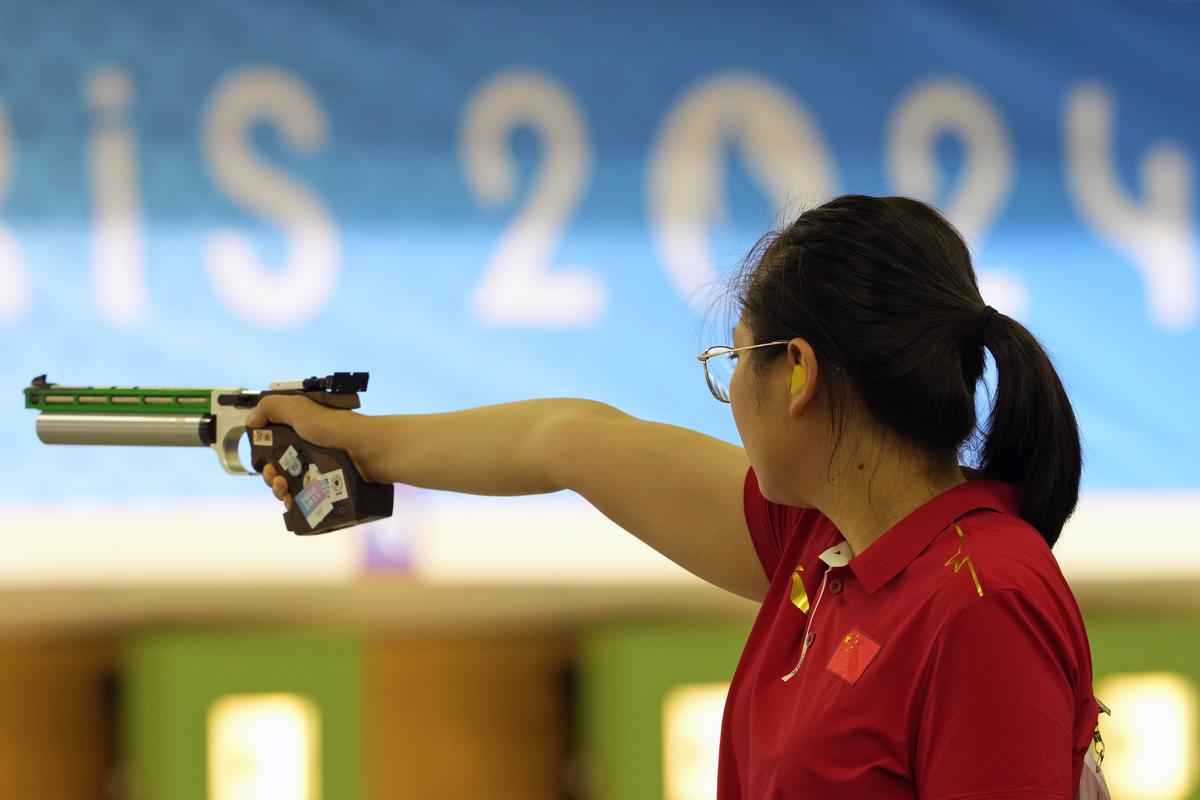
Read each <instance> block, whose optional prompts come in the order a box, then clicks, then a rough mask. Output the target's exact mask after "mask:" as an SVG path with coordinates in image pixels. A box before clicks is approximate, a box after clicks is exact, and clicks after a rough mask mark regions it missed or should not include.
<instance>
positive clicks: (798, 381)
mask: <svg viewBox="0 0 1200 800" xmlns="http://www.w3.org/2000/svg"><path fill="white" fill-rule="evenodd" d="M803 388H804V366H803V365H802V364H797V365H796V366H795V368H794V369H793V370H792V394H795V393H796V392H798V391H800V390H801V389H803Z"/></svg>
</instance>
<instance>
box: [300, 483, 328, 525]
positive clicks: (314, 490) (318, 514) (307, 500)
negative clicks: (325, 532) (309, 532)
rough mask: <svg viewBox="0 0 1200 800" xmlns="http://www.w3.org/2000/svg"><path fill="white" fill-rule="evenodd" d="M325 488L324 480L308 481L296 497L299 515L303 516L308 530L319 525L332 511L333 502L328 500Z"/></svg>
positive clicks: (326, 484) (326, 485)
mask: <svg viewBox="0 0 1200 800" xmlns="http://www.w3.org/2000/svg"><path fill="white" fill-rule="evenodd" d="M327 487H328V482H327V481H326V480H325V478H323V477H322V478H318V479H317V480H315V481H309V483H308V485H307V486H305V487H304V489H303V490H302V491H301V492H300V494H298V495H296V505H298V506H300V513H301V514H303V515H304V519H305V520H307V521H308V527H310V528H315V527H317V526H318V525H320V524H321V520H323V519H325V517H327V516H329V512H330V511H333V501H332V500H330V499H329V490H328V488H327Z"/></svg>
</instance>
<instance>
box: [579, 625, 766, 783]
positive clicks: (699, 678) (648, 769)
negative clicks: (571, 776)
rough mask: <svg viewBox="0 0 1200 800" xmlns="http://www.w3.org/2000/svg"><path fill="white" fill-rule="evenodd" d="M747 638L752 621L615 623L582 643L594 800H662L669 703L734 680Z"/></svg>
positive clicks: (584, 733)
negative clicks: (671, 695) (692, 690)
mask: <svg viewBox="0 0 1200 800" xmlns="http://www.w3.org/2000/svg"><path fill="white" fill-rule="evenodd" d="M749 633H750V621H749V620H747V621H746V622H745V623H727V624H710V625H700V624H668V623H664V624H619V625H617V624H614V625H605V626H602V627H599V628H595V629H593V630H591V631H589V632H588V633H587V634H586V635H585V636H584V638H583V647H582V658H581V662H580V676H579V677H580V686H579V688H580V702H581V706H582V708H581V711H582V714H581V725H582V730H581V732H580V733H581V740H582V745H583V750H584V754H585V757H586V758H587V761H588V774H589V777H590V778H591V779H592V780H593V782H594V786H595V789H596V794H595V798H596V800H661V798H662V796H663V763H662V758H663V756H662V748H663V744H662V706H663V700H664V699H665V698H666V695H667V693H668V692H669V691H670V690H671V689H673V688H675V687H676V686H678V685H679V684H685V683H717V682H727V681H729V679H730V678H731V677H732V676H733V670H734V667H735V666H737V660H738V656H739V655H740V654H741V651H742V647H743V646H744V645H745V643H746V637H747V636H748V635H749Z"/></svg>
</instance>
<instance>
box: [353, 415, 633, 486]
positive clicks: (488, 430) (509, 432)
mask: <svg viewBox="0 0 1200 800" xmlns="http://www.w3.org/2000/svg"><path fill="white" fill-rule="evenodd" d="M604 409H607V410H609V411H615V409H611V407H609V406H605V405H604V404H602V403H597V402H594V401H591V400H580V399H571V398H546V399H536V400H523V401H519V402H513V403H502V404H499V405H492V406H483V407H481V408H470V409H466V410H464V411H453V412H448V413H441V414H399V415H393V416H382V417H368V416H359V415H356V416H355V423H354V425H353V426H352V427H351V430H350V431H349V432H348V435H349V441H348V442H347V445H348V449H349V451H350V452H351V454H352V455H353V457H354V458H355V461H356V462H357V463H358V464H359V465H360V467H361V469H362V471H363V473H364V475H366V476H368V477H369V479H370V480H373V481H376V482H379V483H405V484H409V485H412V486H420V487H423V488H427V489H440V490H445V491H451V492H465V493H468V494H481V495H525V494H544V493H547V492H556V491H559V490H560V489H563V488H565V487H563V486H560V485H558V483H557V482H556V481H555V480H554V478H553V477H552V473H551V470H550V469H549V462H550V454H549V448H551V447H553V440H554V431H555V430H559V429H562V428H563V427H564V426H563V423H564V422H566V421H568V420H569V419H570V418H571V417H572V416H574V415H578V414H587V413H596V412H597V411H600V410H604Z"/></svg>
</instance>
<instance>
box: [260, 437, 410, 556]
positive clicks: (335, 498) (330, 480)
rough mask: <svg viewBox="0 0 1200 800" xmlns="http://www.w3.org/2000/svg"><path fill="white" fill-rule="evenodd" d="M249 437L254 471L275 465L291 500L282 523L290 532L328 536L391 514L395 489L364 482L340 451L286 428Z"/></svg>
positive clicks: (344, 453) (349, 460)
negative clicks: (285, 483) (342, 529)
mask: <svg viewBox="0 0 1200 800" xmlns="http://www.w3.org/2000/svg"><path fill="white" fill-rule="evenodd" d="M248 433H249V435H250V463H251V464H252V465H253V466H254V469H255V470H256V471H257V472H260V473H261V472H262V471H263V469H264V468H265V467H266V466H267V464H268V463H270V464H274V465H275V468H276V469H277V470H278V471H279V474H280V475H282V476H283V477H284V478H286V479H287V483H288V492H289V493H291V495H292V498H293V500H294V501H295V502H294V503H293V504H292V507H291V509H290V510H288V511H287V512H286V513H284V515H283V521H284V524H285V525H286V526H287V529H288V530H289V531H291V532H292V533H295V534H296V535H298V536H308V535H311V534H316V533H328V532H330V531H336V530H340V529H341V528H348V527H350V526H352V525H360V524H362V523H364V522H370V521H372V520H376V519H383V518H385V517H390V516H391V515H392V506H393V502H394V499H395V487H393V486H392V485H391V484H383V483H371V482H370V481H368V480H366V479H365V478H363V476H362V475H361V474H360V473H359V471H358V469H357V468H356V467H355V466H354V462H353V461H352V460H351V459H350V455H349V454H348V453H347V452H346V451H345V450H338V449H336V448H332V447H320V446H318V445H315V444H313V443H312V442H308V441H305V440H304V439H301V438H300V437H299V436H297V435H296V431H295V430H294V429H292V428H291V427H290V426H287V425H275V424H271V425H267V426H265V427H262V428H254V429H252V430H250V431H248Z"/></svg>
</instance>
